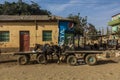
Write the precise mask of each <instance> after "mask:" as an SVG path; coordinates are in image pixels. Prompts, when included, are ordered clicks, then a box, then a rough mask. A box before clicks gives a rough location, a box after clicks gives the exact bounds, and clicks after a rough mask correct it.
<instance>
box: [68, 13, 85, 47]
mask: <svg viewBox="0 0 120 80" xmlns="http://www.w3.org/2000/svg"><path fill="white" fill-rule="evenodd" d="M68 18H70V19H73V20H74V21H75V22H76V26H75V27H74V35H75V36H78V47H79V46H80V44H79V42H80V35H83V36H85V35H84V32H85V31H86V27H87V16H86V17H85V18H83V17H81V16H80V13H78V15H73V14H70V15H69V16H68Z"/></svg>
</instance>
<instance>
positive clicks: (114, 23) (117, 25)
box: [108, 13, 120, 39]
mask: <svg viewBox="0 0 120 80" xmlns="http://www.w3.org/2000/svg"><path fill="white" fill-rule="evenodd" d="M108 25H109V26H111V27H112V34H113V36H112V37H113V38H114V39H115V38H118V36H117V35H115V33H116V32H118V30H120V13H118V14H116V15H113V16H112V20H111V21H110V22H108Z"/></svg>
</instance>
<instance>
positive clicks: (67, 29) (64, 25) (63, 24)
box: [59, 21, 74, 45]
mask: <svg viewBox="0 0 120 80" xmlns="http://www.w3.org/2000/svg"><path fill="white" fill-rule="evenodd" d="M73 27H74V23H72V22H69V21H60V22H59V45H63V44H64V43H65V41H66V40H65V39H67V38H65V34H66V33H67V34H68V33H73V32H74V29H73Z"/></svg>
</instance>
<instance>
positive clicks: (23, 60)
mask: <svg viewBox="0 0 120 80" xmlns="http://www.w3.org/2000/svg"><path fill="white" fill-rule="evenodd" d="M29 60H30V59H29V57H27V56H26V55H22V56H19V57H18V64H19V65H25V64H27V63H28V62H29Z"/></svg>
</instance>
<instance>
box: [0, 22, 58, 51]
mask: <svg viewBox="0 0 120 80" xmlns="http://www.w3.org/2000/svg"><path fill="white" fill-rule="evenodd" d="M37 27H38V28H37V30H36V23H35V22H34V21H33V22H0V31H9V32H10V41H9V42H0V49H1V50H2V52H13V51H19V47H20V46H19V45H20V44H19V42H20V36H19V35H20V34H19V33H20V31H29V33H30V47H31V48H32V47H34V45H35V44H36V43H39V44H44V43H50V42H51V41H48V42H43V41H42V30H52V42H54V43H55V44H57V43H58V23H57V22H48V21H47V22H38V23H37Z"/></svg>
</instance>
